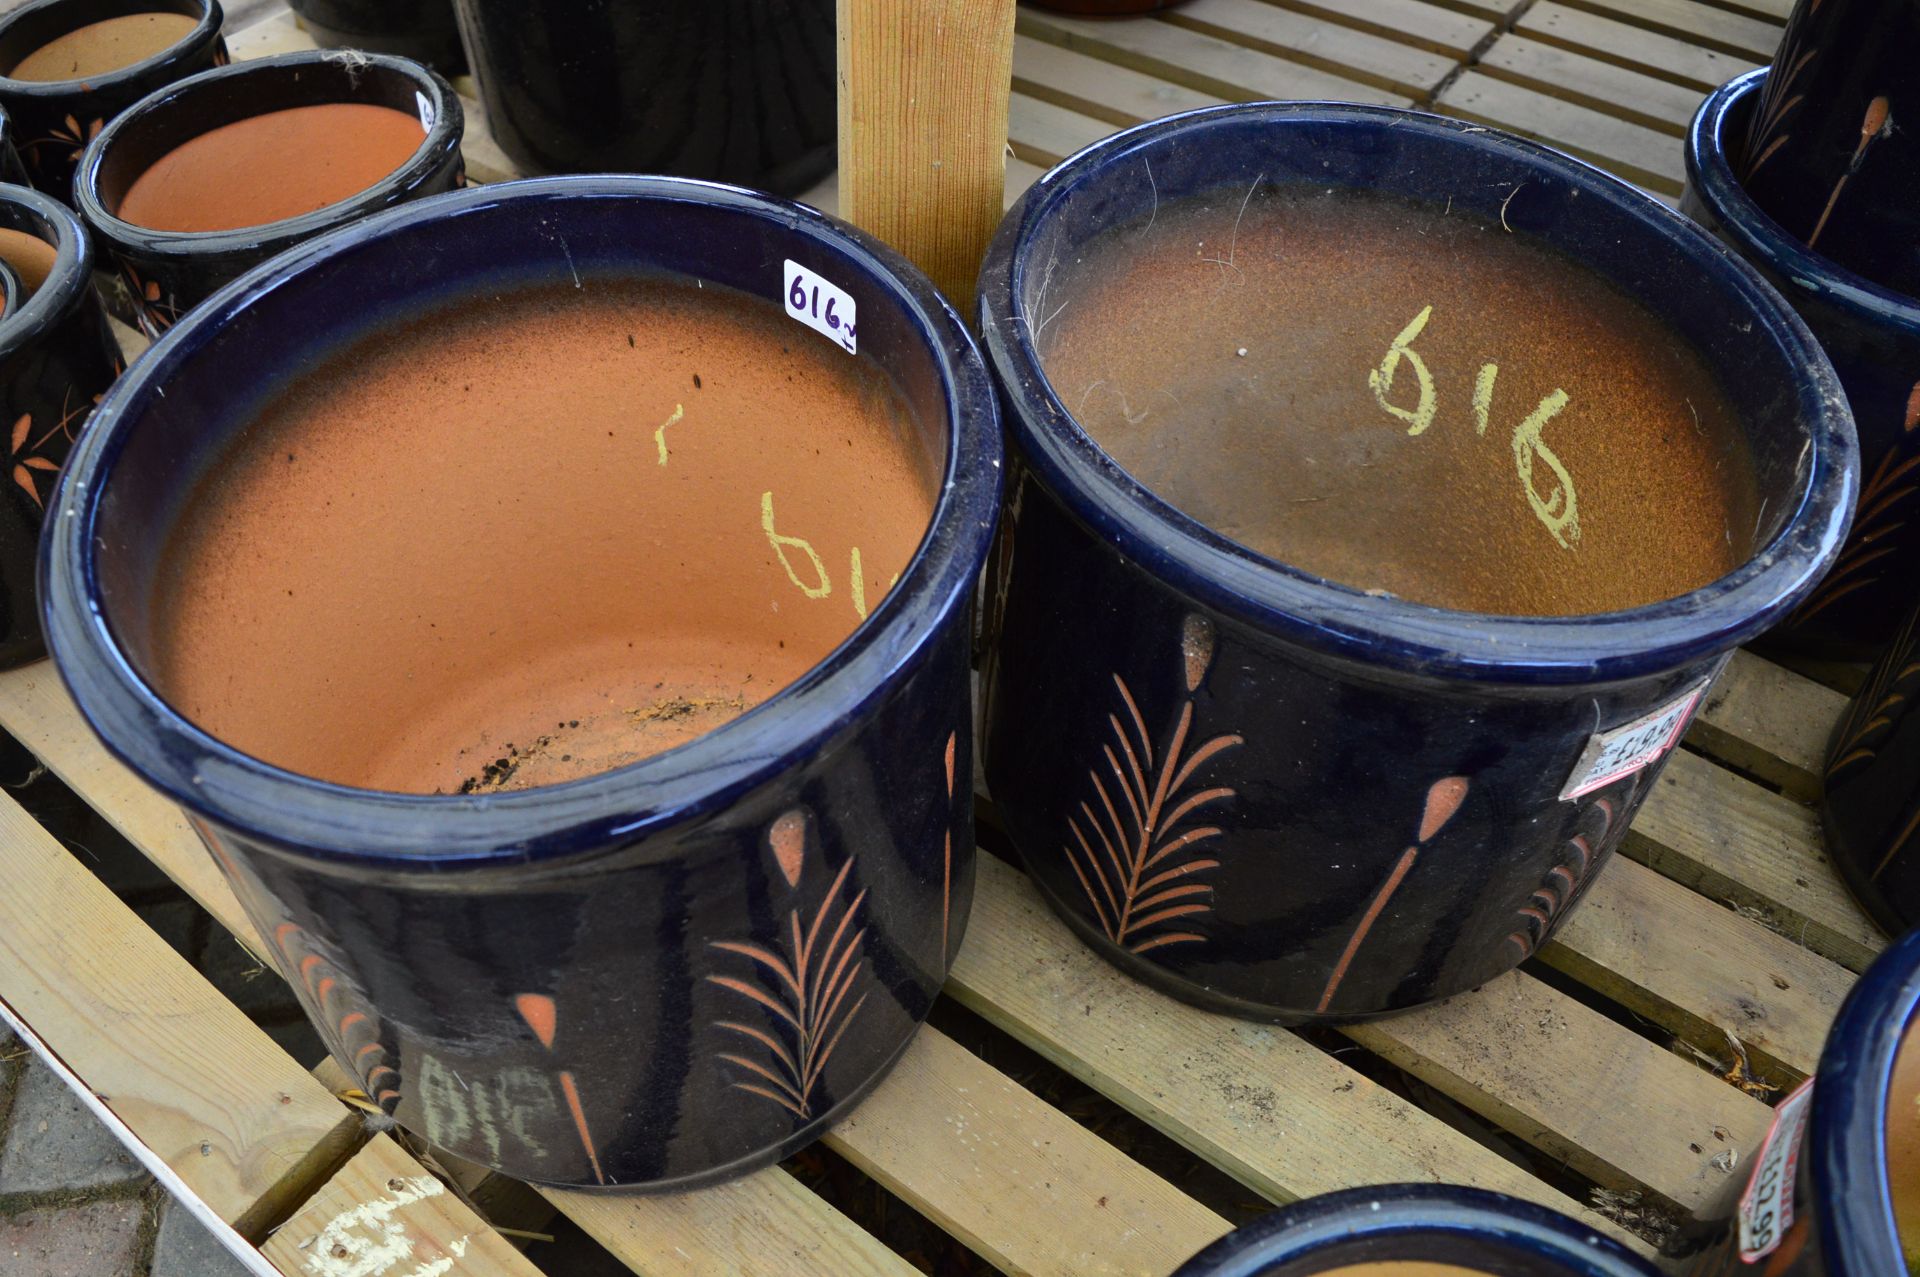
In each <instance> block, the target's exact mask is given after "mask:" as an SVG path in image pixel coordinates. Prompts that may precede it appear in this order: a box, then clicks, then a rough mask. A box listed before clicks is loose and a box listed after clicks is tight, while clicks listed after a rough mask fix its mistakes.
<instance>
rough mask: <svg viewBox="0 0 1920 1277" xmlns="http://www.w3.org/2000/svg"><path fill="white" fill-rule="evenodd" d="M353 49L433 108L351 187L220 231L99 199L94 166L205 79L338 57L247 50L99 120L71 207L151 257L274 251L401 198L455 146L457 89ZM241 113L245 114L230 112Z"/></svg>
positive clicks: (459, 115) (274, 71)
mask: <svg viewBox="0 0 1920 1277" xmlns="http://www.w3.org/2000/svg"><path fill="white" fill-rule="evenodd" d="M358 56H359V57H361V58H364V59H365V65H366V66H367V67H377V68H380V69H381V70H385V71H390V72H392V73H393V74H395V75H399V76H403V77H405V78H406V79H407V80H409V81H411V82H412V83H413V85H414V90H415V92H417V93H422V94H426V95H427V96H428V99H429V101H430V103H431V105H432V106H433V109H434V118H433V127H432V128H431V129H429V130H427V135H426V137H424V138H423V139H421V142H420V148H419V149H418V150H416V151H415V152H414V153H413V154H412V155H411V156H410V157H409V158H408V159H407V162H406V163H405V164H402V165H401V166H400V167H399V168H397V169H395V170H394V171H393V172H391V173H389V174H387V175H386V176H385V177H383V178H381V179H380V180H379V181H378V182H375V183H374V184H373V185H372V186H369V187H368V188H367V189H365V190H363V191H361V192H359V193H358V194H355V195H350V196H348V197H347V198H346V199H344V200H340V201H338V202H337V203H333V204H329V205H327V206H326V207H324V208H318V209H315V210H314V211H313V212H311V213H303V214H301V215H300V216H298V217H289V218H284V219H282V220H280V221H277V222H265V223H262V224H261V225H259V226H243V227H238V228H236V229H234V230H226V231H162V230H154V229H153V228H151V227H147V226H141V225H139V224H137V223H134V222H128V221H124V220H122V219H121V218H120V217H119V216H118V215H117V214H115V213H114V212H113V211H112V210H111V209H109V208H108V207H107V200H106V197H105V195H104V194H103V192H102V191H101V189H100V181H101V170H102V168H103V167H104V165H105V163H106V159H107V154H108V152H109V151H111V150H112V149H113V147H114V145H115V143H117V142H118V141H119V140H120V139H121V138H122V137H125V136H126V135H127V133H128V132H129V131H131V130H133V129H137V128H139V127H141V126H142V125H143V124H145V123H146V122H147V121H148V120H150V119H152V118H153V116H154V115H155V114H157V113H160V112H165V111H171V110H174V109H176V108H177V107H178V105H179V104H180V102H181V100H182V99H183V98H190V97H193V96H194V95H196V94H199V93H202V92H205V91H207V88H208V86H209V85H212V86H214V87H215V88H218V87H219V86H220V85H222V84H224V83H225V82H227V81H229V80H235V79H240V78H248V79H252V78H257V77H261V76H271V75H280V74H283V73H285V72H286V71H287V70H288V69H289V68H291V69H293V73H294V74H295V75H296V76H297V75H298V72H299V68H302V67H309V66H315V65H320V64H326V63H333V62H337V61H338V60H339V58H340V54H339V53H338V51H336V50H332V49H302V50H298V51H295V52H292V53H279V54H275V55H273V56H271V57H265V58H250V59H248V60H246V61H244V62H235V63H232V64H231V65H228V66H223V67H214V68H212V69H211V70H207V71H202V72H200V73H199V74H197V75H190V76H188V77H187V78H186V79H184V80H176V81H174V82H173V83H172V84H168V85H165V86H164V87H162V88H159V89H156V90H154V91H153V92H152V93H150V94H148V95H147V96H146V97H144V98H141V99H140V100H139V101H138V102H136V103H134V104H133V105H132V106H130V107H128V108H127V109H126V110H125V111H122V112H121V113H120V114H119V115H117V116H115V117H114V118H113V119H112V120H110V121H109V122H108V123H107V127H106V128H104V129H102V130H101V131H100V134H99V136H97V137H95V138H94V139H93V140H92V141H91V142H89V143H88V144H87V149H86V153H85V154H83V155H82V156H81V157H80V167H79V168H78V169H77V170H76V171H75V172H74V175H73V198H74V205H75V207H76V208H77V209H78V211H79V213H80V215H81V216H82V217H84V218H86V220H87V222H88V224H89V225H91V226H96V227H98V228H100V232H101V234H103V235H105V236H107V237H108V238H109V239H111V240H114V241H116V242H118V243H122V244H128V245H132V246H134V247H137V248H138V249H140V250H141V251H142V252H146V253H150V254H153V255H155V256H159V257H178V258H189V257H197V256H200V255H204V254H219V253H257V252H262V251H266V252H274V251H278V250H279V249H281V248H285V247H288V246H290V245H292V244H295V243H298V242H299V241H301V240H303V239H311V238H312V237H314V236H315V235H319V234H321V233H322V232H324V231H327V230H330V229H332V228H334V227H336V226H340V225H342V224H344V223H346V222H350V221H353V220H355V219H358V218H361V217H365V216H366V215H368V214H369V213H372V212H376V211H378V210H380V209H383V208H386V207H388V206H389V205H391V204H393V203H394V202H395V201H397V200H400V199H404V198H405V197H406V195H407V193H408V192H410V191H411V190H413V189H414V188H415V187H417V186H419V185H420V184H421V183H422V182H424V181H426V180H427V179H429V178H431V177H432V176H433V175H434V174H435V173H438V172H439V171H440V170H441V169H442V168H443V167H444V166H445V165H446V164H447V162H448V161H449V159H450V158H453V157H455V156H456V155H457V154H458V152H459V150H460V142H461V139H462V137H463V136H464V134H465V132H466V118H465V112H464V110H463V109H462V108H461V105H460V96H459V95H458V94H457V93H455V92H454V91H453V87H452V86H451V85H449V84H448V83H447V82H446V80H445V79H443V78H442V77H441V76H440V74H439V73H438V72H436V71H434V70H433V69H432V68H431V67H428V66H426V65H424V64H422V63H419V62H415V61H413V60H412V59H411V58H402V57H396V56H394V55H392V54H386V53H365V54H360V55H358ZM245 118H250V116H246V115H242V116H236V117H235V119H245Z"/></svg>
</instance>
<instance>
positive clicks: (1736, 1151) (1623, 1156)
mask: <svg viewBox="0 0 1920 1277" xmlns="http://www.w3.org/2000/svg"><path fill="white" fill-rule="evenodd" d="M1342 1032H1344V1033H1345V1034H1346V1035H1347V1036H1348V1037H1350V1038H1352V1039H1353V1040H1354V1041H1355V1042H1358V1043H1359V1044H1360V1045H1362V1046H1364V1047H1366V1048H1367V1049H1368V1050H1370V1051H1372V1052H1374V1054H1376V1055H1379V1056H1382V1057H1384V1058H1386V1059H1388V1060H1390V1061H1392V1062H1393V1063H1394V1064H1397V1065H1399V1066H1400V1067H1401V1068H1403V1069H1405V1070H1406V1071H1407V1072H1409V1073H1411V1074H1413V1075H1414V1076H1415V1077H1418V1078H1421V1079H1423V1080H1425V1081H1427V1082H1429V1083H1431V1084H1432V1085H1434V1086H1436V1087H1438V1088H1439V1089H1440V1090H1441V1091H1443V1092H1445V1093H1446V1094H1447V1095H1450V1096H1452V1097H1453V1098H1454V1099H1455V1100H1458V1101H1459V1102H1460V1103H1462V1104H1464V1105H1466V1106H1467V1107H1468V1108H1471V1109H1472V1110H1474V1111H1475V1112H1477V1113H1479V1114H1480V1115H1481V1116H1483V1117H1485V1118H1487V1119H1488V1120H1490V1121H1492V1122H1493V1123H1495V1124H1496V1125H1497V1126H1499V1127H1500V1128H1501V1129H1502V1130H1505V1131H1511V1132H1513V1133H1514V1134H1515V1135H1518V1136H1520V1137H1521V1138H1522V1139H1524V1140H1526V1141H1527V1142H1528V1143H1529V1144H1532V1145H1533V1146H1534V1147H1535V1148H1538V1149H1540V1150H1541V1151H1542V1152H1544V1153H1546V1154H1547V1155H1548V1156H1550V1157H1554V1158H1557V1159H1559V1160H1560V1161H1562V1162H1564V1163H1565V1164H1566V1165H1568V1166H1570V1167H1572V1168H1573V1169H1574V1170H1575V1171H1577V1172H1578V1173H1580V1174H1582V1175H1584V1176H1586V1177H1587V1178H1589V1179H1591V1180H1593V1181H1594V1182H1595V1183H1597V1184H1599V1185H1601V1186H1602V1187H1603V1188H1611V1189H1615V1190H1617V1191H1623V1192H1650V1193H1652V1194H1653V1195H1655V1196H1656V1197H1658V1198H1659V1199H1661V1200H1663V1201H1665V1202H1668V1203H1671V1204H1672V1205H1674V1206H1677V1207H1679V1208H1680V1209H1681V1210H1684V1211H1686V1212H1687V1213H1689V1214H1691V1215H1694V1216H1696V1217H1706V1216H1710V1215H1711V1213H1712V1212H1713V1211H1714V1210H1715V1209H1716V1208H1717V1207H1719V1206H1720V1205H1721V1204H1722V1201H1723V1199H1724V1197H1725V1194H1726V1192H1727V1189H1728V1187H1729V1186H1730V1185H1731V1184H1732V1183H1733V1182H1734V1181H1735V1180H1736V1179H1742V1180H1743V1179H1744V1178H1745V1173H1746V1167H1748V1166H1749V1165H1751V1157H1752V1155H1753V1154H1754V1153H1755V1151H1756V1150H1757V1149H1758V1148H1759V1145H1760V1142H1761V1140H1763V1139H1764V1138H1765V1137H1766V1134H1767V1129H1768V1127H1769V1126H1770V1125H1771V1124H1772V1120H1773V1110H1772V1109H1770V1108H1768V1107H1767V1106H1766V1105H1765V1104H1763V1103H1761V1102H1760V1101H1759V1100H1756V1099H1753V1098H1752V1097H1750V1096H1748V1095H1745V1094H1743V1093H1742V1092H1740V1091H1738V1090H1736V1089H1735V1088H1734V1087H1731V1086H1728V1085H1727V1084H1726V1083H1724V1082H1722V1081H1721V1080H1720V1079H1718V1078H1716V1077H1714V1076H1713V1075H1711V1074H1709V1073H1706V1072H1704V1071H1703V1070H1701V1069H1699V1068H1697V1067H1695V1066H1694V1065H1693V1064H1690V1063H1688V1062H1687V1061H1685V1060H1683V1059H1681V1058H1680V1057H1679V1056H1676V1055H1674V1054H1673V1053H1672V1052H1670V1051H1665V1050H1662V1049H1661V1048H1660V1047H1658V1046H1656V1045H1655V1044H1654V1043H1652V1042H1649V1041H1648V1040H1647V1039H1645V1038H1642V1037H1640V1036H1638V1035H1637V1034H1633V1033H1629V1032H1626V1031H1625V1030H1623V1029H1622V1028H1621V1027H1620V1026H1619V1025H1617V1024H1615V1023H1614V1022H1613V1021H1611V1020H1609V1019H1607V1018H1606V1017H1605V1016H1603V1015H1601V1014H1600V1013H1599V1012H1597V1011H1594V1010H1592V1009H1590V1008H1588V1007H1585V1006H1582V1005H1581V1004H1580V1003H1578V1002H1576V1001H1574V1000H1573V999H1572V998H1569V997H1567V996H1566V995H1564V994H1561V993H1558V992H1556V991H1555V990H1553V989H1551V988H1549V987H1548V986H1547V985H1545V984H1542V983H1541V982H1540V981H1538V980H1536V979H1534V978H1532V977H1531V976H1527V975H1523V974H1522V973H1520V972H1518V971H1514V972H1509V973H1508V974H1506V975H1504V976H1501V977H1500V978H1499V979H1497V980H1494V981H1492V982H1491V983H1489V984H1486V985H1484V986H1482V987H1481V988H1478V989H1476V990H1474V991H1473V992H1471V993H1466V994H1462V995H1461V996H1459V997H1456V998H1450V999H1448V1000H1447V1001H1445V1002H1442V1003H1439V1004H1437V1005H1435V1006H1432V1007H1426V1008H1423V1009H1421V1010H1418V1011H1413V1012H1409V1013H1408V1014H1406V1015H1401V1016H1395V1017H1393V1018H1392V1019H1389V1020H1379V1021H1375V1022H1373V1023H1370V1024H1359V1025H1350V1026H1348V1027H1346V1028H1344V1029H1343V1030H1342ZM1627 1114H1631V1118H1630V1120H1623V1116H1624V1115H1627ZM1729 1152H1731V1153H1732V1154H1733V1157H1732V1158H1729V1157H1727V1156H1726V1155H1727V1153H1729ZM1736 1168H1737V1169H1738V1174H1737V1175H1736V1174H1735V1173H1734V1171H1735V1169H1736Z"/></svg>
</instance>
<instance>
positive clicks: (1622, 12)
mask: <svg viewBox="0 0 1920 1277" xmlns="http://www.w3.org/2000/svg"><path fill="white" fill-rule="evenodd" d="M1567 3H1569V4H1571V5H1572V6H1573V7H1575V8H1579V9H1587V10H1589V11H1591V12H1594V13H1600V14H1605V15H1606V16H1608V17H1612V18H1618V19H1619V20H1620V21H1622V22H1625V23H1627V24H1629V25H1631V26H1636V27H1643V28H1645V29H1646V30H1648V31H1655V32H1658V33H1660V34H1661V35H1668V36H1672V37H1674V38H1675V39H1678V40H1683V41H1685V42H1686V43H1688V44H1692V45H1696V46H1698V47H1700V48H1703V49H1717V50H1719V51H1720V52H1722V53H1731V54H1733V55H1734V56H1736V57H1744V58H1752V59H1753V60H1755V61H1757V62H1765V61H1768V60H1769V59H1771V58H1772V57H1773V49H1774V46H1775V45H1777V44H1779V43H1780V28H1779V26H1778V25H1776V24H1775V23H1772V22H1767V21H1763V20H1761V19H1759V18H1753V17H1749V16H1747V15H1745V14H1738V13H1731V12H1729V11H1727V10H1725V9H1716V8H1713V7H1712V6H1710V5H1705V4H1700V3H1697V0H1567Z"/></svg>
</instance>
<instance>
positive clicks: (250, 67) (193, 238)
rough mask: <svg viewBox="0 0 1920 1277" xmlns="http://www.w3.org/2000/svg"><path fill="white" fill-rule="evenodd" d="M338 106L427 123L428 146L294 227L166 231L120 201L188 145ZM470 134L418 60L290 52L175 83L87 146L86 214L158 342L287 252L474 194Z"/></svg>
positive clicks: (82, 196) (129, 311)
mask: <svg viewBox="0 0 1920 1277" xmlns="http://www.w3.org/2000/svg"><path fill="white" fill-rule="evenodd" d="M336 102H352V103H362V104H366V105H371V106H384V107H391V108H393V109H395V110H398V111H404V112H406V113H407V114H408V115H418V116H419V117H420V119H421V121H422V124H423V128H424V136H423V137H422V139H421V142H420V148H419V149H418V150H417V151H415V152H414V153H413V155H412V157H411V158H409V159H408V160H407V161H406V163H404V164H402V165H401V166H400V167H399V168H397V169H395V170H394V171H393V172H392V173H389V174H388V175H387V176H386V177H384V178H381V179H380V180H379V181H378V182H376V183H374V184H373V185H372V186H370V187H368V188H367V189H366V190H364V191H361V192H359V193H358V194H356V195H353V196H350V197H349V198H347V199H344V200H341V201H340V202H338V203H336V204H329V205H327V206H326V207H325V208H321V209H317V210H315V211H314V212H311V213H306V214H302V215H301V216H299V217H290V218H287V219H285V220H283V221H277V222H267V223H264V224H262V225H259V226H246V227H241V228H239V229H236V230H225V231H166V230H154V229H152V228H150V227H146V226H137V225H135V224H134V223H132V222H128V221H124V220H122V219H121V217H120V216H119V213H118V210H119V207H120V201H121V199H122V198H123V197H124V196H125V195H126V193H127V191H128V189H129V188H130V187H132V185H133V183H134V182H135V181H136V180H137V179H138V178H139V177H140V175H141V174H142V173H144V172H146V171H147V169H148V167H149V166H151V165H152V164H153V162H154V161H155V160H158V159H159V158H160V157H162V156H164V155H166V154H167V153H168V152H169V151H171V150H173V149H174V148H175V147H177V146H179V145H181V144H182V143H184V142H187V141H189V140H191V139H192V138H195V137H198V136H200V135H201V134H203V133H206V132H209V131H211V130H213V129H217V128H220V127H221V126H222V125H226V124H232V123H233V122H235V121H236V120H242V119H248V118H251V117H253V116H257V115H264V114H266V113H267V112H270V111H282V110H286V109H289V108H292V107H303V106H319V105H323V104H329V103H336ZM465 132H466V120H465V114H464V112H463V111H462V109H461V106H460V98H459V96H458V95H457V94H455V93H454V91H453V89H452V88H451V87H449V86H448V84H447V82H446V81H445V80H443V79H441V78H440V77H439V76H438V75H436V74H435V73H434V72H433V71H431V70H429V69H427V68H426V67H424V66H421V65H420V64H419V63H417V62H413V61H411V60H409V59H407V58H396V57H390V56H388V55H386V54H367V55H364V56H363V57H361V58H358V59H355V60H353V61H351V62H348V61H346V60H343V59H342V58H341V57H340V56H339V55H338V54H335V53H329V52H325V51H321V50H312V49H309V50H303V51H301V52H298V53H282V54H279V55H277V56H274V57H268V58H258V59H251V60H248V61H246V62H241V63H237V64H235V65H233V66H227V67H220V68H218V69H217V70H213V71H207V72H204V73H202V74H200V75H196V76H193V77H192V78H190V79H186V80H182V81H180V82H179V83H177V84H170V85H168V86H167V87H166V88H164V89H161V90H160V91H159V92H158V93H155V94H153V95H151V96H149V97H146V98H143V99H142V100H141V101H139V102H138V103H136V104H134V106H133V107H132V108H130V109H129V110H127V111H126V112H125V113H124V114H122V115H120V116H118V117H116V118H115V119H114V120H113V121H112V122H111V123H110V124H108V125H107V127H106V128H105V129H104V130H102V131H101V133H100V135H99V136H98V137H96V138H95V139H94V140H93V141H92V142H91V143H90V144H89V145H88V147H87V151H86V155H85V157H84V158H83V159H82V160H81V163H80V169H79V172H78V173H76V174H75V176H74V207H75V208H76V209H78V210H79V212H80V215H81V216H82V217H83V218H85V219H86V222H87V225H88V227H89V229H91V230H92V232H93V235H94V240H95V243H97V244H98V245H99V247H100V250H101V253H102V254H103V255H104V256H105V257H107V258H109V259H110V261H108V262H105V263H103V264H102V265H103V268H104V269H108V270H110V271H111V272H112V273H113V274H114V275H116V276H117V277H118V278H119V280H120V282H121V283H122V284H123V285H124V286H125V290H126V291H125V299H126V300H125V311H126V317H127V318H129V319H132V320H133V321H135V322H137V323H138V324H139V326H140V329H141V331H143V332H145V333H146V334H147V336H149V337H157V336H159V335H160V334H161V333H162V332H165V331H166V330H167V329H168V328H169V327H171V326H172V325H173V324H174V323H175V322H176V321H177V320H178V319H179V318H180V316H181V315H183V314H185V313H186V312H187V311H188V310H190V309H192V308H193V307H194V306H197V305H198V304H199V303H200V302H201V301H202V300H204V299H205V298H206V297H208V296H210V295H211V294H212V293H214V292H215V291H216V290H218V289H219V288H221V287H222V286H224V285H225V284H226V283H227V282H228V281H230V280H232V279H235V278H237V277H238V276H239V275H241V274H243V273H244V272H246V271H248V270H250V269H252V268H253V267H254V266H256V265H258V264H259V263H260V262H263V261H265V260H266V259H267V258H269V257H272V256H273V255H274V254H275V253H279V252H283V251H285V250H286V249H288V248H291V247H292V246H293V245H295V244H298V243H300V242H301V241H302V240H308V239H312V238H313V237H314V236H316V235H321V234H324V233H325V232H327V231H330V230H333V229H335V228H336V227H340V226H345V225H347V224H348V223H350V222H355V221H359V220H360V219H361V218H364V217H366V216H368V215H369V214H372V213H377V212H379V211H380V210H382V209H386V208H392V207H394V206H395V205H398V204H404V203H407V202H408V201H410V200H417V199H421V198H424V197H426V196H429V195H438V194H441V193H442V192H444V191H450V190H452V189H454V188H455V187H457V186H460V185H463V184H464V182H465V173H466V167H465V163H464V161H463V160H462V159H461V156H460V142H461V139H462V138H463V137H464V136H465ZM116 309H119V308H116Z"/></svg>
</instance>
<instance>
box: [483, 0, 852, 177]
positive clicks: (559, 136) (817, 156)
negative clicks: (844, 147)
mask: <svg viewBox="0 0 1920 1277" xmlns="http://www.w3.org/2000/svg"><path fill="white" fill-rule="evenodd" d="M457 4H458V6H459V14H460V30H461V33H462V36H463V38H464V40H465V43H466V47H467V57H468V59H469V60H470V61H471V62H472V64H473V75H474V79H476V80H477V81H478V82H479V84H480V97H481V100H482V101H483V102H484V103H485V104H486V108H487V124H488V126H489V127H490V128H491V129H492V131H493V136H494V140H495V141H497V142H499V143H500V149H501V150H503V151H505V152H506V153H507V154H508V155H509V156H511V157H512V158H513V161H514V163H515V164H517V165H519V166H520V168H521V169H522V171H525V172H529V173H582V172H598V171H607V172H637V173H671V174H673V175H675V176H677V177H702V178H710V179H712V180H714V181H718V182H734V183H737V184H739V185H741V186H751V187H754V188H755V189H758V190H766V191H774V192H776V193H779V194H783V195H790V194H797V193H799V192H801V191H804V190H806V189H807V188H808V187H809V186H812V185H813V184H814V183H815V182H818V181H819V180H820V179H821V178H823V177H825V176H826V175H827V174H828V173H830V172H831V171H832V170H833V165H834V135H835V126H836V114H835V112H836V106H835V102H834V76H835V71H834V58H835V52H834V0H720V2H716V0H663V2H661V3H655V4H645V5H629V4H607V3H604V0H457Z"/></svg>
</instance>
